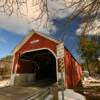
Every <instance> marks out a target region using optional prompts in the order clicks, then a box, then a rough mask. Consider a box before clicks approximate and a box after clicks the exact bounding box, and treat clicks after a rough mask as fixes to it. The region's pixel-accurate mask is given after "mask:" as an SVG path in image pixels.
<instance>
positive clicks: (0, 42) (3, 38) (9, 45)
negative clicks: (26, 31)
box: [0, 28, 23, 58]
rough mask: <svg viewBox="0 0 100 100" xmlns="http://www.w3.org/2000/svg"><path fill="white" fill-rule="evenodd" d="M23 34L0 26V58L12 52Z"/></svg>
mask: <svg viewBox="0 0 100 100" xmlns="http://www.w3.org/2000/svg"><path fill="white" fill-rule="evenodd" d="M22 38H23V36H22V35H17V34H15V33H13V32H9V31H7V30H5V29H2V28H0V58H2V57H4V56H7V55H9V54H11V51H12V50H13V48H14V47H15V46H16V45H17V44H18V43H19V42H20V41H21V40H22Z"/></svg>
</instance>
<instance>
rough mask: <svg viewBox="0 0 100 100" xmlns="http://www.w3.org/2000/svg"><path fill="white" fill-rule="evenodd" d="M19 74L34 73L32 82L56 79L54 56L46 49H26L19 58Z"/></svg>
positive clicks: (51, 81)
mask: <svg viewBox="0 0 100 100" xmlns="http://www.w3.org/2000/svg"><path fill="white" fill-rule="evenodd" d="M19 59H20V60H19V66H20V67H19V68H18V70H17V73H19V74H24V73H27V74H32V73H33V74H35V78H34V79H33V80H32V81H33V82H38V81H43V82H45V80H46V81H48V82H50V83H54V82H56V81H57V72H56V71H57V70H56V57H55V55H54V54H53V53H52V52H51V51H50V50H48V49H41V50H35V51H32V50H31V51H26V52H24V53H23V54H22V55H21V56H20V58H19Z"/></svg>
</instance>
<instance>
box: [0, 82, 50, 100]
mask: <svg viewBox="0 0 100 100" xmlns="http://www.w3.org/2000/svg"><path fill="white" fill-rule="evenodd" d="M43 93H46V94H47V95H48V94H49V86H46V85H45V86H44V85H43V84H42V85H41V86H40V85H39V84H37V85H35V86H8V87H3V88H0V100H35V99H36V98H37V97H39V96H40V95H41V94H42V95H43ZM39 100H40V99H39Z"/></svg>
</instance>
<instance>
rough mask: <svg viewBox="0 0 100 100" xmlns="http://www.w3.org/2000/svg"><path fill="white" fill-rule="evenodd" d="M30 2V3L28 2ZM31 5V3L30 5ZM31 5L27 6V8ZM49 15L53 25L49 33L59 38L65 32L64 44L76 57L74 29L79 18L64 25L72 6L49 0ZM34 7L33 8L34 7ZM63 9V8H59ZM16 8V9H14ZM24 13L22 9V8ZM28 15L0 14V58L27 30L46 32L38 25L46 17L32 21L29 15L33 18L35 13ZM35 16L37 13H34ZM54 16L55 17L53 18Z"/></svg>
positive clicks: (10, 49) (6, 53)
mask: <svg viewBox="0 0 100 100" xmlns="http://www.w3.org/2000/svg"><path fill="white" fill-rule="evenodd" d="M30 4H31V3H30ZM31 6H32V5H31ZM31 6H28V7H29V9H33V8H31ZM48 7H49V11H50V15H49V17H50V18H51V20H50V21H49V24H50V25H52V26H53V30H52V31H51V33H52V34H51V35H52V36H53V37H55V38H57V39H60V38H61V35H62V34H63V33H64V34H67V35H66V36H65V38H64V42H65V46H66V47H67V48H68V49H69V50H70V52H71V53H72V54H73V55H74V57H76V58H77V57H78V54H77V52H76V46H77V42H78V41H77V36H76V35H75V31H76V29H77V28H78V25H79V20H77V19H76V20H75V21H73V23H72V24H71V28H70V27H66V25H65V24H66V17H67V16H69V15H70V13H71V12H72V11H73V9H72V8H65V5H64V4H63V2H62V3H60V2H59V1H55V0H54V1H52V0H49V5H48ZM34 9H35V8H34ZM60 9H64V10H60ZM15 10H16V9H15ZM22 12H23V13H25V11H24V10H22ZM28 14H29V15H30V16H24V17H22V16H16V15H15V16H6V15H5V14H4V15H0V58H2V57H4V56H7V55H9V54H11V51H12V50H13V48H15V47H16V45H17V44H18V43H19V42H20V41H21V40H22V39H23V38H24V36H25V35H26V34H27V33H28V32H29V30H31V29H34V30H36V31H37V30H39V32H42V33H47V34H48V32H47V31H46V30H45V28H44V26H42V27H40V29H38V27H39V26H40V24H41V23H42V24H43V23H44V22H45V20H46V17H45V16H44V17H43V18H42V20H41V21H40V22H38V21H37V22H33V23H30V20H31V21H32V19H31V17H32V18H33V17H34V16H35V15H36V14H37V12H36V13H34V12H30V11H29V12H28ZM36 16H37V15H36ZM54 18H55V19H54Z"/></svg>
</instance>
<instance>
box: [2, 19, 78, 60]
mask: <svg viewBox="0 0 100 100" xmlns="http://www.w3.org/2000/svg"><path fill="white" fill-rule="evenodd" d="M78 21H79V19H76V20H74V21H73V23H72V24H71V25H70V27H71V28H67V27H66V26H65V23H66V22H65V18H62V19H55V20H53V24H54V26H55V27H56V31H53V32H52V34H51V35H52V36H53V37H54V38H57V39H58V40H60V38H61V36H62V34H63V33H66V35H65V38H64V42H65V46H66V47H67V48H68V49H69V50H70V52H71V53H72V54H73V56H74V57H75V58H76V59H77V58H78V53H77V50H76V47H77V43H78V41H77V40H78V38H77V36H76V35H75V31H76V29H77V28H78V25H79V24H78V23H77V22H78ZM27 33H28V32H27ZM27 33H16V32H11V31H8V30H6V29H3V28H0V58H2V57H4V56H7V55H9V54H12V52H11V51H12V50H13V49H14V48H15V47H16V45H17V44H18V43H20V41H21V40H22V39H23V38H24V36H25V34H27Z"/></svg>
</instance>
